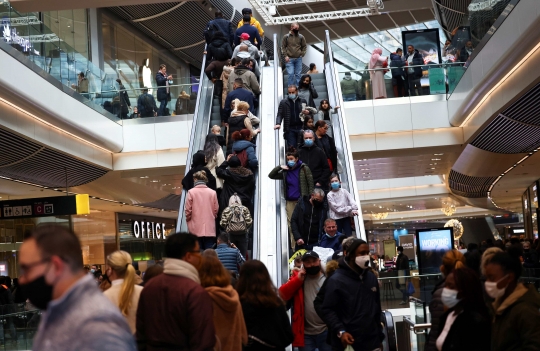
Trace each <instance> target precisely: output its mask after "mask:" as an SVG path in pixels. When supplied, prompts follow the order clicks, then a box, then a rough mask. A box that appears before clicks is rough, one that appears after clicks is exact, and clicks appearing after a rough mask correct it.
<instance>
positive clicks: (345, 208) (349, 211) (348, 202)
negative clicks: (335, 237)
mask: <svg viewBox="0 0 540 351" xmlns="http://www.w3.org/2000/svg"><path fill="white" fill-rule="evenodd" d="M317 123H319V122H317ZM330 187H331V189H332V190H331V191H330V192H329V193H328V217H330V218H332V219H333V220H335V221H336V223H337V226H338V227H337V229H338V231H339V232H341V233H343V235H345V236H346V237H349V236H351V235H352V227H351V219H350V218H351V217H353V216H358V205H357V204H356V201H355V200H354V198H353V197H352V195H351V194H350V193H349V192H348V191H347V190H345V189H342V188H341V182H340V181H339V176H338V175H337V174H335V173H333V174H332V175H331V176H330Z"/></svg>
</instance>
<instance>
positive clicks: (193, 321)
mask: <svg viewBox="0 0 540 351" xmlns="http://www.w3.org/2000/svg"><path fill="white" fill-rule="evenodd" d="M215 335H216V332H215V328H214V323H213V308H212V299H210V296H209V295H208V293H207V292H206V290H205V289H204V288H203V287H202V286H201V285H200V280H199V273H198V272H197V269H196V268H195V267H194V266H192V265H191V264H189V263H188V262H186V261H183V260H178V259H171V258H167V259H165V263H164V271H163V274H160V275H158V276H157V277H155V278H152V279H151V280H150V281H148V283H147V284H146V285H145V286H144V289H143V290H142V292H141V297H140V299H139V308H138V309H137V343H138V346H139V350H147V351H180V350H182V351H188V350H189V351H213V349H214V346H215V344H216V336H215ZM105 349H108V348H104V349H103V350H105Z"/></svg>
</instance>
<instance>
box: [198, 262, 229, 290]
mask: <svg viewBox="0 0 540 351" xmlns="http://www.w3.org/2000/svg"><path fill="white" fill-rule="evenodd" d="M199 278H200V279H201V286H202V287H203V288H206V287H209V286H219V287H221V288H224V287H226V286H229V285H231V274H230V273H229V271H227V270H226V269H225V267H223V264H221V261H220V260H219V259H218V258H217V256H216V257H214V256H205V257H204V260H203V261H202V263H201V267H200V268H199Z"/></svg>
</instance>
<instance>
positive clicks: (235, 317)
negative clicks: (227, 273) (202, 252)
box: [205, 285, 248, 351]
mask: <svg viewBox="0 0 540 351" xmlns="http://www.w3.org/2000/svg"><path fill="white" fill-rule="evenodd" d="M205 289H206V291H207V292H208V295H210V298H211V299H212V306H213V307H214V326H215V327H216V336H217V338H218V340H219V342H220V344H221V351H239V350H242V345H246V344H247V341H248V338H247V329H246V323H245V322H244V314H243V313H242V305H241V304H240V299H239V297H238V293H237V292H236V290H234V289H233V287H232V286H231V285H228V286H226V287H224V288H222V287H219V286H208V287H206V288H205Z"/></svg>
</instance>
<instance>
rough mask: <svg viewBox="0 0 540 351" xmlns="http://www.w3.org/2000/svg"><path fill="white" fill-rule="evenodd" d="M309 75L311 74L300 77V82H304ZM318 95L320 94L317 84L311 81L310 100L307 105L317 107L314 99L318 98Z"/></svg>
mask: <svg viewBox="0 0 540 351" xmlns="http://www.w3.org/2000/svg"><path fill="white" fill-rule="evenodd" d="M307 76H309V74H304V75H303V76H302V77H300V82H303V81H304V79H306V77H307ZM318 97H319V94H318V93H317V89H315V85H313V82H311V83H309V101H308V104H307V105H308V106H311V107H313V108H317V106H316V105H315V100H314V99H317V98H318Z"/></svg>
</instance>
